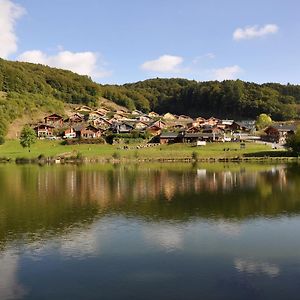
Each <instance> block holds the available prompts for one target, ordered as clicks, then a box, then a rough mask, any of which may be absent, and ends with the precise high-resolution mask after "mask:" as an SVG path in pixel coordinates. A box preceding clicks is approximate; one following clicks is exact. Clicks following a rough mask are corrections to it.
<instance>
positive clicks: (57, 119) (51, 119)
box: [44, 114, 64, 126]
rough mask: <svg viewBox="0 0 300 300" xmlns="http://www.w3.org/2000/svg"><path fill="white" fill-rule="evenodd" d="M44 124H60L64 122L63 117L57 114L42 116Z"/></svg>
mask: <svg viewBox="0 0 300 300" xmlns="http://www.w3.org/2000/svg"><path fill="white" fill-rule="evenodd" d="M44 121H45V124H47V125H53V126H62V125H63V124H64V119H63V117H62V116H60V115H58V114H52V115H50V116H47V117H45V118H44Z"/></svg>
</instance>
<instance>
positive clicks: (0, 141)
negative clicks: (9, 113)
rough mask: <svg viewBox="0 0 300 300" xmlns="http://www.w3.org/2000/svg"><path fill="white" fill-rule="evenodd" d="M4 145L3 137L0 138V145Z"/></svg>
mask: <svg viewBox="0 0 300 300" xmlns="http://www.w3.org/2000/svg"><path fill="white" fill-rule="evenodd" d="M4 143H5V139H4V137H3V136H0V145H3V144H4Z"/></svg>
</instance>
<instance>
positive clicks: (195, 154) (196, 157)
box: [192, 151, 198, 161]
mask: <svg viewBox="0 0 300 300" xmlns="http://www.w3.org/2000/svg"><path fill="white" fill-rule="evenodd" d="M192 159H193V160H195V161H197V160H198V153H197V152H195V151H194V152H193V153H192Z"/></svg>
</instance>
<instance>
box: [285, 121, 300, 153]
mask: <svg viewBox="0 0 300 300" xmlns="http://www.w3.org/2000/svg"><path fill="white" fill-rule="evenodd" d="M285 146H286V148H288V149H290V150H292V151H293V152H294V153H295V154H296V155H300V127H298V128H297V131H296V133H295V134H292V135H290V136H289V137H288V138H287V141H286V144H285Z"/></svg>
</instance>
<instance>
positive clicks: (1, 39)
mask: <svg viewBox="0 0 300 300" xmlns="http://www.w3.org/2000/svg"><path fill="white" fill-rule="evenodd" d="M24 13H25V10H24V9H23V8H22V7H21V6H19V5H17V4H14V3H13V2H12V1H10V0H0V57H2V58H7V57H8V56H9V55H10V54H13V53H15V52H16V51H17V49H18V45H17V40H18V39H17V36H16V33H15V24H16V21H17V20H18V19H19V18H20V17H21V16H22V15H23V14H24Z"/></svg>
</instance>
